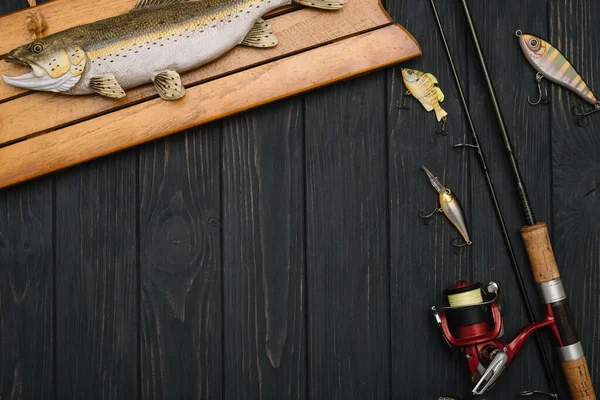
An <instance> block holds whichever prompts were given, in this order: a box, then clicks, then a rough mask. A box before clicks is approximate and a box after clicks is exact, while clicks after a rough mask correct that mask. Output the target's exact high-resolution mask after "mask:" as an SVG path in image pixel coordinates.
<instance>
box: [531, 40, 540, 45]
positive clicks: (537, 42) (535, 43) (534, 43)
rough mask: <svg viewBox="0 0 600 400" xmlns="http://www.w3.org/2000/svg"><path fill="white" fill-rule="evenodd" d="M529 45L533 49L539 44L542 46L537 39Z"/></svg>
mask: <svg viewBox="0 0 600 400" xmlns="http://www.w3.org/2000/svg"><path fill="white" fill-rule="evenodd" d="M529 44H530V45H531V47H537V46H538V44H540V42H539V41H538V40H537V39H531V40H530V41H529Z"/></svg>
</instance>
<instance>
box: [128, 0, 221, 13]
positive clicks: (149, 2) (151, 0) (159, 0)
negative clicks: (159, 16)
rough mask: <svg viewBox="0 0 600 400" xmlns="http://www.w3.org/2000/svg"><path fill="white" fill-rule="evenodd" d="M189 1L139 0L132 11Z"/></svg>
mask: <svg viewBox="0 0 600 400" xmlns="http://www.w3.org/2000/svg"><path fill="white" fill-rule="evenodd" d="M187 1H188V0H137V1H136V2H135V5H134V6H133V8H132V9H131V11H133V10H139V9H141V8H148V7H158V6H165V5H167V4H176V3H185V2H187ZM209 3H210V2H209Z"/></svg>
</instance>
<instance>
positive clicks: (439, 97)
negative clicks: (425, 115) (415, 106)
mask: <svg viewBox="0 0 600 400" xmlns="http://www.w3.org/2000/svg"><path fill="white" fill-rule="evenodd" d="M402 80H403V81H404V85H405V86H406V89H407V91H406V93H405V96H413V97H414V98H415V99H417V100H419V102H421V104H422V105H423V107H424V108H425V110H427V111H428V112H429V111H432V110H433V111H435V116H436V118H437V120H438V122H439V121H442V129H441V130H440V131H438V133H444V131H445V127H446V120H447V119H448V113H447V112H446V111H445V110H444V109H443V108H442V107H441V106H440V102H442V101H444V93H443V92H442V89H440V88H439V87H437V86H435V85H436V84H437V83H438V80H437V78H436V77H435V76H433V75H432V74H430V73H425V72H421V71H417V70H415V69H402ZM401 108H408V106H407V105H406V104H404V105H403V106H402V107H401Z"/></svg>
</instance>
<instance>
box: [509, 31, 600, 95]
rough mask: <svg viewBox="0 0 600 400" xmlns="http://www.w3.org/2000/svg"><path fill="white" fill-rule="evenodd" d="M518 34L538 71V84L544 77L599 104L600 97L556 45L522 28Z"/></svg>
mask: <svg viewBox="0 0 600 400" xmlns="http://www.w3.org/2000/svg"><path fill="white" fill-rule="evenodd" d="M516 35H517V36H518V38H519V44H520V45H521V50H522V51H523V54H524V55H525V58H526V59H527V61H529V63H530V64H531V66H532V67H533V68H534V69H535V70H536V71H537V72H538V75H537V76H536V79H537V81H538V85H539V81H540V80H541V79H542V77H544V78H547V79H549V80H551V81H552V82H555V83H558V84H559V85H561V86H564V87H566V88H567V89H569V90H571V91H573V92H574V93H576V94H577V95H579V96H580V97H581V98H583V99H584V100H585V101H587V102H588V103H590V104H593V105H596V104H598V99H597V98H596V96H595V95H594V92H592V89H591V88H590V87H589V85H588V84H587V83H586V82H585V81H584V80H583V78H582V77H581V75H579V72H577V70H576V69H575V67H573V65H572V64H571V63H570V62H569V60H567V58H566V57H565V56H564V55H563V54H562V53H561V52H560V51H559V50H558V49H557V48H556V47H554V46H552V44H550V43H548V42H547V41H545V40H544V39H542V38H540V37H538V36H535V35H532V34H529V33H523V32H521V31H520V30H518V31H517V32H516ZM540 97H541V94H540ZM538 103H539V101H538ZM538 103H534V104H538Z"/></svg>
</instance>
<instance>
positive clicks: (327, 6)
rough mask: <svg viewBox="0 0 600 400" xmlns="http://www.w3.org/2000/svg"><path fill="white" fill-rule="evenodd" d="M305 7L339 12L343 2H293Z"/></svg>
mask: <svg viewBox="0 0 600 400" xmlns="http://www.w3.org/2000/svg"><path fill="white" fill-rule="evenodd" d="M294 1H295V2H296V3H298V4H302V5H303V6H307V7H314V8H321V9H323V10H339V9H340V8H343V7H344V0H294Z"/></svg>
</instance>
